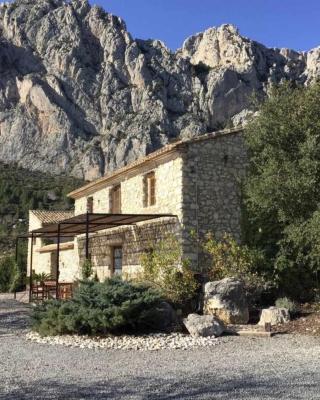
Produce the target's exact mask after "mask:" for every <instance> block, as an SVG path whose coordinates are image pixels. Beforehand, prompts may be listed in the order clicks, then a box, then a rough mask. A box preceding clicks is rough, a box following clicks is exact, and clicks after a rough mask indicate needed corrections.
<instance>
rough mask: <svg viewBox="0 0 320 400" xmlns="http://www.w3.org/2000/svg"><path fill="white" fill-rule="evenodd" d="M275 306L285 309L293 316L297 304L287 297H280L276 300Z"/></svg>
mask: <svg viewBox="0 0 320 400" xmlns="http://www.w3.org/2000/svg"><path fill="white" fill-rule="evenodd" d="M275 306H276V307H278V308H287V309H288V311H289V312H290V314H292V315H294V314H296V313H297V312H298V306H297V303H296V302H295V301H293V300H290V299H289V298H288V297H281V298H279V299H277V300H276V302H275Z"/></svg>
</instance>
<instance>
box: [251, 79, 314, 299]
mask: <svg viewBox="0 0 320 400" xmlns="http://www.w3.org/2000/svg"><path fill="white" fill-rule="evenodd" d="M246 142H247V145H248V148H249V156H250V170H249V175H248V178H247V181H246V183H245V188H244V189H245V190H244V194H245V198H244V204H245V218H244V223H245V226H244V228H245V229H244V231H245V241H246V243H247V244H248V245H249V246H251V247H254V248H258V249H260V250H262V251H263V252H264V254H265V256H266V258H267V260H268V264H267V265H268V266H269V267H268V268H267V269H266V271H265V272H267V273H268V275H269V277H270V278H271V279H273V280H275V281H276V282H277V284H278V287H279V290H280V292H282V293H281V294H282V295H288V296H289V297H293V298H296V299H300V300H307V299H310V298H314V296H315V295H316V294H317V293H318V291H319V279H320V228H319V227H320V83H316V84H314V85H313V86H309V87H294V86H292V85H289V84H285V85H282V86H281V87H278V88H275V89H274V90H273V92H272V94H271V97H270V98H269V99H267V100H266V101H265V102H264V103H263V104H262V105H261V108H260V111H259V115H258V116H257V117H256V118H254V119H253V120H252V121H251V123H250V124H249V125H248V126H247V128H246Z"/></svg>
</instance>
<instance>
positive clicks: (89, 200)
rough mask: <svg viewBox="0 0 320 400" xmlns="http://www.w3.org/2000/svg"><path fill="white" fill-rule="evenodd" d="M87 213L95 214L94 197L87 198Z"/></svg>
mask: <svg viewBox="0 0 320 400" xmlns="http://www.w3.org/2000/svg"><path fill="white" fill-rule="evenodd" d="M87 212H88V213H89V214H92V213H93V197H88V198H87Z"/></svg>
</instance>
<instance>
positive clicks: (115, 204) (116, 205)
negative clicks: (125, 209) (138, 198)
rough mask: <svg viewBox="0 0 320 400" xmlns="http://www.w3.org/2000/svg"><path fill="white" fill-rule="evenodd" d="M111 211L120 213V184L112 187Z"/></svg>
mask: <svg viewBox="0 0 320 400" xmlns="http://www.w3.org/2000/svg"><path fill="white" fill-rule="evenodd" d="M112 213H113V214H120V213H121V186H120V185H118V186H115V187H114V188H113V189H112Z"/></svg>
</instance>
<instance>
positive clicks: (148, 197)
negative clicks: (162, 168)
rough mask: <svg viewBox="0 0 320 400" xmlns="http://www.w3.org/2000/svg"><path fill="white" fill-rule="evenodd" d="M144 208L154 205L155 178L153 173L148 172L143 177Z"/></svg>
mask: <svg viewBox="0 0 320 400" xmlns="http://www.w3.org/2000/svg"><path fill="white" fill-rule="evenodd" d="M144 194H145V201H144V205H145V207H150V206H154V205H155V204H156V176H155V173H154V172H149V173H148V174H147V175H145V177H144Z"/></svg>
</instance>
